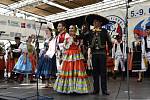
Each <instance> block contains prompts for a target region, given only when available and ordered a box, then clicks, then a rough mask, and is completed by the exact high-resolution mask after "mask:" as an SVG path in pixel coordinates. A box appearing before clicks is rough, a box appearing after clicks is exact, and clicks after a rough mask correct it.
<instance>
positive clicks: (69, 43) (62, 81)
mask: <svg viewBox="0 0 150 100" xmlns="http://www.w3.org/2000/svg"><path fill="white" fill-rule="evenodd" d="M76 32H77V28H76V26H74V25H71V26H70V27H69V34H70V37H68V38H67V39H66V40H65V44H64V47H65V49H66V50H65V51H64V55H63V62H62V71H61V72H60V74H59V75H58V77H57V79H56V81H55V84H54V90H56V91H57V92H59V93H66V94H69V93H91V92H92V90H93V87H92V82H91V80H90V78H89V76H88V75H87V74H86V66H85V64H84V57H83V55H82V54H81V50H80V48H79V41H78V39H77V37H76Z"/></svg>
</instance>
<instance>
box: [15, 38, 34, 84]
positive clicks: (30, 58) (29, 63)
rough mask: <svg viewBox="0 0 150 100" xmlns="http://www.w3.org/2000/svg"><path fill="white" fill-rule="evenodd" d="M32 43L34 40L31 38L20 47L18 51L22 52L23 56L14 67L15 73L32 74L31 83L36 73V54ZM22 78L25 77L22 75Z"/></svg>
mask: <svg viewBox="0 0 150 100" xmlns="http://www.w3.org/2000/svg"><path fill="white" fill-rule="evenodd" d="M31 42H32V38H31V36H29V37H28V39H27V41H26V43H22V44H21V45H20V46H19V49H18V50H19V51H21V52H22V55H21V56H20V57H19V59H18V62H17V63H16V65H15V67H14V72H16V73H20V74H30V82H33V74H34V73H35V68H36V52H35V49H34V47H33V46H32V45H31ZM20 77H23V75H20ZM22 79H23V78H22Z"/></svg>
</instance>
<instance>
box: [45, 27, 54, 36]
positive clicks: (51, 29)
mask: <svg viewBox="0 0 150 100" xmlns="http://www.w3.org/2000/svg"><path fill="white" fill-rule="evenodd" d="M47 29H48V30H49V31H50V32H51V36H52V37H53V36H54V35H53V30H52V29H51V28H49V27H47Z"/></svg>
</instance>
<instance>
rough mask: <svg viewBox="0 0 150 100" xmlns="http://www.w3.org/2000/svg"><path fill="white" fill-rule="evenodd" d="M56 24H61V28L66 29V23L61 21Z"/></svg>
mask: <svg viewBox="0 0 150 100" xmlns="http://www.w3.org/2000/svg"><path fill="white" fill-rule="evenodd" d="M58 24H62V26H64V27H66V23H65V22H63V21H61V22H59V23H58Z"/></svg>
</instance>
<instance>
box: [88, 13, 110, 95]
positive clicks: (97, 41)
mask: <svg viewBox="0 0 150 100" xmlns="http://www.w3.org/2000/svg"><path fill="white" fill-rule="evenodd" d="M87 22H89V24H93V26H94V29H93V30H92V31H93V32H92V37H91V43H90V47H89V49H88V57H89V58H91V57H92V66H93V79H94V91H93V94H98V93H99V90H100V86H99V76H101V90H102V94H103V95H109V93H108V91H107V78H106V76H107V71H106V69H107V68H106V45H108V48H109V50H111V48H112V42H111V39H110V37H109V35H108V32H107V30H106V29H103V28H102V25H105V24H106V23H108V20H107V19H106V18H104V17H101V16H99V15H95V14H92V15H89V17H87Z"/></svg>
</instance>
